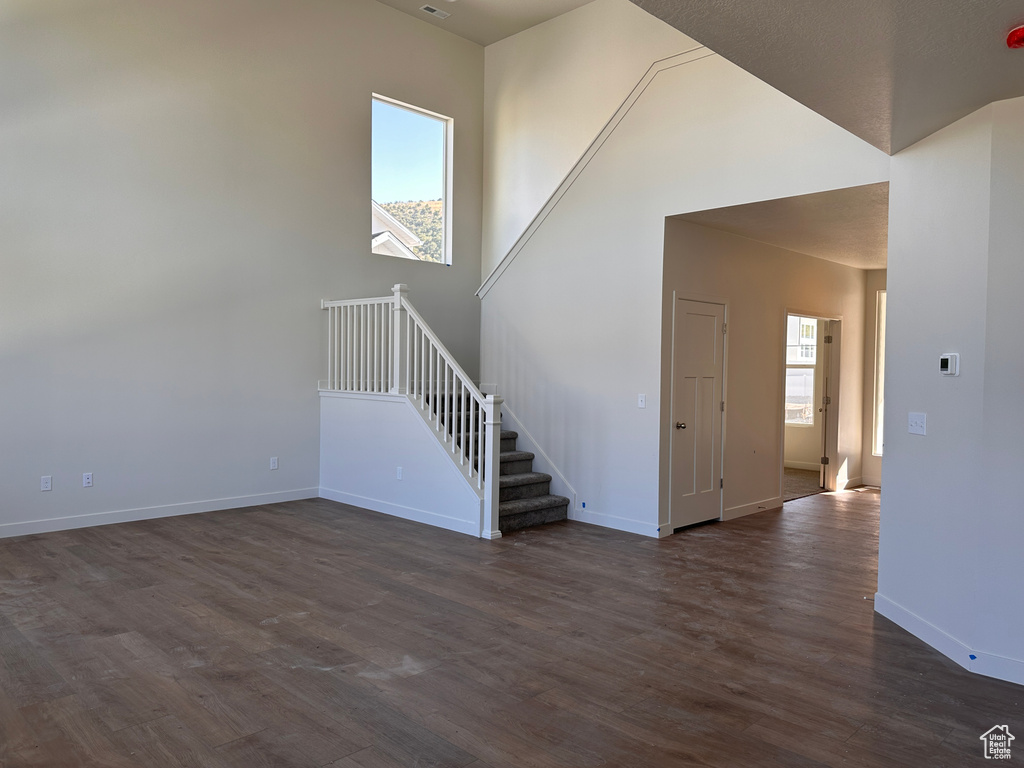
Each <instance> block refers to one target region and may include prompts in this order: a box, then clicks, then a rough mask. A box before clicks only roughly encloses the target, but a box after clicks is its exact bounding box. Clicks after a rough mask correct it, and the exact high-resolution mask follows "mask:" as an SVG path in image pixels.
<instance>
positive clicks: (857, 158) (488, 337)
mask: <svg viewBox="0 0 1024 768" xmlns="http://www.w3.org/2000/svg"><path fill="white" fill-rule="evenodd" d="M607 23H609V24H612V23H614V18H613V17H609V19H608V21H607ZM534 39H536V38H534ZM536 40H537V44H536V45H525V44H524V45H522V46H521V47H520V48H519V49H518V50H517V52H516V56H517V57H536V58H540V59H543V58H545V57H547V56H549V55H550V51H549V50H548V49H547V47H546V46H547V45H548V43H547V41H543V40H540V39H536ZM528 42H529V41H528ZM550 44H554V43H550ZM630 45H632V46H634V47H635V49H637V50H644V49H645V46H646V45H647V42H646V40H645V39H644V38H643V37H637V38H635V39H633V40H631V41H630ZM491 74H492V75H494V76H497V75H496V74H495V73H491ZM551 76H552V77H556V78H557V77H559V74H558V72H553V73H552V75H551ZM581 77H582V74H581ZM571 86H573V83H572V82H566V87H567V88H568V89H571ZM552 108H553V109H560V107H559V105H557V104H556V105H553V106H552ZM502 109H503V105H502V104H501V103H496V102H494V101H491V102H489V103H488V105H487V110H488V113H489V115H490V116H491V117H490V119H494V116H495V115H500V114H502ZM563 115H571V105H567V106H566V107H565V108H564V112H563ZM609 117H610V115H609ZM563 119H567V118H563ZM888 166H889V159H888V157H887V156H886V155H885V154H883V153H882V152H880V151H878V150H876V149H874V148H873V147H870V146H869V145H867V144H865V143H864V142H862V141H860V140H859V139H857V138H855V137H853V136H851V135H849V134H848V133H846V132H844V131H842V130H841V129H839V128H837V127H836V126H835V125H833V124H832V123H829V122H828V121H827V120H825V119H824V118H822V117H820V116H818V115H816V114H814V113H813V112H811V111H810V110H808V109H806V108H805V107H803V106H801V105H799V104H797V103H796V102H794V101H792V100H791V99H789V98H787V97H785V96H783V95H782V94H780V93H779V92H778V91H776V90H774V89H772V88H770V87H768V86H767V85H765V84H764V83H762V82H760V81H759V80H757V79H755V78H753V77H751V76H750V75H748V74H746V73H744V72H743V71H742V70H740V69H739V68H737V67H735V66H733V65H732V64H730V63H728V62H727V61H725V60H723V59H721V58H720V57H717V56H711V57H708V58H704V59H701V60H699V61H696V62H693V63H690V64H686V65H683V66H679V67H676V68H674V69H671V70H667V71H664V72H662V73H661V74H659V75H658V76H657V77H656V78H655V79H654V81H653V82H652V83H651V85H650V86H649V87H648V89H647V90H646V91H645V92H644V94H643V96H642V97H641V98H640V100H639V101H638V102H637V103H636V105H634V107H633V109H632V111H631V112H630V113H629V114H628V115H627V116H626V117H625V119H624V120H623V121H622V122H621V123H620V124H619V126H618V128H617V129H616V130H615V132H614V133H613V134H612V135H611V137H610V138H609V139H608V140H607V142H606V143H605V144H604V145H603V147H602V149H601V150H600V152H599V153H598V154H597V155H596V156H595V157H594V158H593V159H592V160H591V162H590V163H589V165H587V167H586V169H585V170H584V171H583V173H582V175H581V176H580V177H579V178H578V179H577V181H576V182H575V183H574V184H573V185H572V187H571V188H570V189H569V190H568V191H567V192H566V194H565V195H564V197H562V198H561V202H560V203H559V204H558V206H557V207H556V208H555V209H554V211H553V212H552V213H551V215H549V216H548V217H547V219H546V220H545V222H544V224H543V225H542V226H541V227H540V229H539V230H538V231H537V232H536V234H534V235H533V237H532V238H531V240H530V241H529V243H528V244H527V246H526V248H525V249H524V250H523V251H522V252H521V253H520V254H519V256H518V257H517V258H516V259H515V261H513V262H512V264H511V266H510V267H509V268H508V269H507V270H506V271H505V273H504V274H503V275H502V277H501V278H500V280H499V281H498V282H497V283H496V284H495V285H494V287H493V288H492V289H491V290H490V291H489V292H488V293H486V294H485V296H484V298H483V317H482V323H483V326H482V361H481V365H482V378H483V380H485V381H488V382H492V381H493V382H496V383H497V384H498V387H499V391H500V392H501V393H502V395H504V396H505V397H506V401H507V402H508V403H509V405H510V407H511V408H512V409H513V410H514V412H515V413H516V415H517V416H518V417H519V418H520V420H521V421H522V422H523V424H524V425H525V426H526V427H527V428H528V429H529V430H530V432H531V434H532V435H533V436H534V438H536V441H537V443H538V444H539V445H540V446H541V447H542V448H543V449H544V451H545V452H546V453H547V455H548V456H550V458H551V460H552V461H553V462H554V464H555V465H556V466H557V467H558V469H559V470H560V471H561V472H562V474H563V475H564V476H565V478H566V479H567V480H568V481H569V483H570V484H571V485H572V486H573V488H574V489H575V491H576V492H577V501H578V502H579V504H578V506H577V508H576V509H575V510H573V512H572V515H573V517H575V518H576V519H584V520H588V521H592V522H596V523H600V524H603V525H609V526H612V527H616V528H621V529H624V530H632V531H637V532H641V533H645V534H648V535H658V534H659V531H658V527H659V526H658V509H659V508H658V504H659V428H660V425H659V420H660V413H661V404H660V395H659V392H660V384H661V361H662V349H661V334H660V329H661V322H662V316H661V313H662V263H663V254H664V232H665V217H666V216H667V215H672V214H676V213H684V212H689V211H694V210H702V209H705V208H714V207H719V206H725V205H733V204H738V203H744V202H751V201H755V200H764V199H770V198H775V197H786V196H790V195H797V194H803V193H807V192H816V191H823V190H826V189H834V188H838V187H844V186H852V185H857V184H867V183H874V182H878V181H884V180H886V179H887V178H888ZM640 393H644V394H646V395H647V408H646V409H645V410H640V409H638V408H637V405H636V403H637V394H640ZM858 429H859V427H858ZM583 503H586V505H587V506H586V509H585V510H584V509H582V504H583Z"/></svg>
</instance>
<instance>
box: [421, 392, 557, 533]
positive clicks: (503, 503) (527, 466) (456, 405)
mask: <svg viewBox="0 0 1024 768" xmlns="http://www.w3.org/2000/svg"><path fill="white" fill-rule="evenodd" d="M426 404H427V410H428V412H429V413H430V414H431V419H432V420H434V421H436V422H437V424H438V425H439V427H440V429H441V430H442V431H443V432H444V433H446V434H447V436H448V437H452V435H453V432H454V431H455V430H457V429H459V428H460V426H462V425H463V424H465V423H467V422H473V423H474V426H475V424H476V422H478V412H477V411H476V409H474V408H473V407H472V403H471V401H470V400H469V399H467V398H462V397H460V398H456V397H454V396H453V395H449V396H448V397H443V396H442V397H436V396H435V397H434V398H433V400H431V398H430V397H429V396H428V397H426ZM439 408H440V411H441V413H440V414H438V409H439ZM473 431H476V430H475V429H474V430H473ZM518 439H519V433H518V432H513V431H512V430H509V429H503V430H501V451H500V454H499V457H498V461H499V465H500V469H499V472H498V530H500V531H501V532H502V533H503V534H505V533H510V532H511V531H518V530H520V529H522V528H531V527H533V526H535V525H544V524H545V523H554V522H557V521H559V520H566V519H567V518H568V509H569V499H567V498H565V497H564V496H553V495H552V494H551V493H550V490H551V475H548V474H545V473H543V472H534V471H533V459H534V455H533V454H532V453H530V452H529V451H520V450H517V449H516V441H517V440H518ZM472 444H473V446H476V441H474V442H473V443H472ZM464 450H465V451H466V456H467V457H468V456H469V444H467V445H466V446H465V449H464ZM474 453H475V451H474ZM474 464H475V461H474Z"/></svg>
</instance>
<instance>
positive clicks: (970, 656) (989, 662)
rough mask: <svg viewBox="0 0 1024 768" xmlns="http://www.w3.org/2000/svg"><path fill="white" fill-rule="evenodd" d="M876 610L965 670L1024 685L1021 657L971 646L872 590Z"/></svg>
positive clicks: (1023, 662) (1023, 663)
mask: <svg viewBox="0 0 1024 768" xmlns="http://www.w3.org/2000/svg"><path fill="white" fill-rule="evenodd" d="M875 611H876V612H877V613H879V614H881V615H882V616H884V617H885V618H887V619H889V621H891V622H893V623H894V624H896V625H898V626H900V627H902V628H903V629H905V630H907V632H909V633H910V634H912V635H914V636H915V637H917V638H918V639H920V640H922V641H923V642H925V643H927V644H928V645H930V646H931V647H932V648H934V649H935V650H936V651H938V652H939V653H941V654H942V655H943V656H946V657H948V658H949V659H951V660H953V661H955V662H956V663H957V664H959V665H960V666H961V667H963V668H964V669H967V670H970V671H971V672H975V673H977V674H979V675H985V676H986V677H994V678H996V679H998V680H1006V681H1007V682H1010V683H1017V684H1018V685H1024V660H1022V659H1011V658H1008V657H1006V656H997V655H996V654H993V653H985V652H984V651H977V650H974V649H972V648H971V647H970V646H968V645H967V644H966V643H964V642H962V641H961V640H958V639H957V638H955V637H953V636H952V635H950V634H949V633H948V632H946V631H945V630H943V629H940V628H939V627H936V626H935V625H934V624H932V623H931V622H929V621H926V620H925V619H922V618H921V617H920V616H918V615H917V614H916V613H914V612H913V611H909V610H907V609H906V608H904V607H903V606H902V605H900V604H898V603H896V602H893V601H892V600H890V599H889V598H887V597H886V596H885V595H882V594H880V593H878V592H876V593H875Z"/></svg>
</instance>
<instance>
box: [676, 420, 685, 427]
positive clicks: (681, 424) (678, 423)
mask: <svg viewBox="0 0 1024 768" xmlns="http://www.w3.org/2000/svg"><path fill="white" fill-rule="evenodd" d="M676 429H686V425H685V424H683V422H681V421H677V422H676Z"/></svg>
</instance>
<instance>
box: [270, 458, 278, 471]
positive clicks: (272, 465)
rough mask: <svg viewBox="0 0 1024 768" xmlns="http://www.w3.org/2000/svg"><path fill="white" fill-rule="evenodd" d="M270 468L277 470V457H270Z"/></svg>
mask: <svg viewBox="0 0 1024 768" xmlns="http://www.w3.org/2000/svg"><path fill="white" fill-rule="evenodd" d="M270 468H271V469H277V456H271V457H270Z"/></svg>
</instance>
